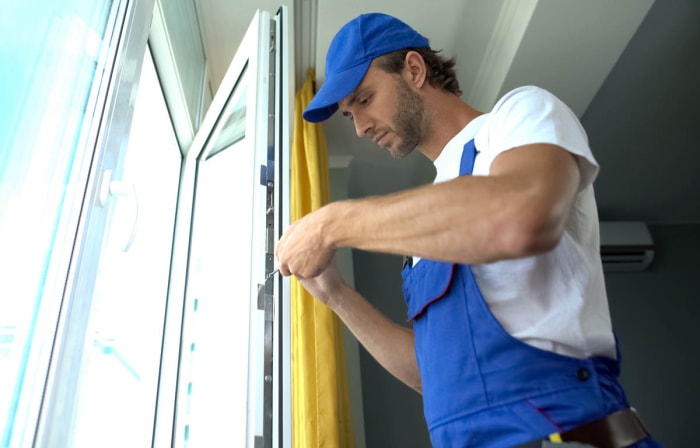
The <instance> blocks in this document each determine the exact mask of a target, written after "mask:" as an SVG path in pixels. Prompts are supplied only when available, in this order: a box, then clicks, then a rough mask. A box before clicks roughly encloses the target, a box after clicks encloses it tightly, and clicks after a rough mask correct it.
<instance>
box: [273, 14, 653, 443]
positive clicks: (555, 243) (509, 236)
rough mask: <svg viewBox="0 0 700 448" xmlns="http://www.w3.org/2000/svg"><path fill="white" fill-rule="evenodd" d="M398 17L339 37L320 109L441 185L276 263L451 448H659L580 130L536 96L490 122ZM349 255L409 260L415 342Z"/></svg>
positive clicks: (497, 112)
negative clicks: (606, 269)
mask: <svg viewBox="0 0 700 448" xmlns="http://www.w3.org/2000/svg"><path fill="white" fill-rule="evenodd" d="M437 53H438V52H436V51H433V50H431V49H430V47H429V42H428V40H427V39H426V38H425V37H423V36H421V35H420V34H419V33H417V32H416V31H415V30H413V29H412V28H411V27H409V26H408V25H406V24H405V23H403V22H401V21H399V20H398V19H396V18H394V17H391V16H388V15H384V14H366V15H361V16H359V17H357V18H355V19H353V20H352V21H350V22H349V23H348V24H346V25H345V26H344V27H343V28H342V29H341V30H340V31H339V32H338V34H337V35H336V36H335V38H334V40H333V42H332V43H331V45H330V48H329V51H328V59H327V62H326V81H325V83H324V85H323V86H322V87H321V89H320V90H319V92H318V93H317V94H316V96H315V97H314V99H313V100H312V101H311V103H310V104H309V106H308V107H307V109H306V110H305V112H304V118H305V119H306V120H308V121H312V122H319V121H323V120H325V119H327V118H329V117H330V116H331V115H332V114H333V113H334V112H335V111H336V110H338V109H340V110H341V111H342V113H343V114H344V115H346V116H348V117H349V118H350V119H351V120H352V121H353V123H354V125H355V129H356V131H357V134H358V136H360V137H363V136H364V137H368V138H371V139H372V140H374V141H375V142H376V143H377V144H378V145H379V146H381V147H382V148H384V149H386V150H387V151H389V153H391V154H392V155H393V156H395V157H402V156H405V155H406V154H409V153H410V152H411V151H413V150H414V149H418V150H419V151H420V152H421V153H423V154H424V155H425V156H426V157H428V158H429V159H430V160H432V161H433V163H434V164H435V167H436V170H437V177H436V179H435V183H434V184H433V185H429V186H424V187H420V188H416V189H413V190H408V191H404V192H399V193H396V194H392V195H388V196H383V197H372V198H367V199H360V200H348V201H340V202H335V203H331V204H329V205H327V206H325V207H323V208H321V209H319V210H318V211H316V212H314V213H311V214H309V215H307V216H306V217H304V218H303V219H301V220H299V221H297V222H295V223H293V224H292V225H291V226H290V227H289V229H288V231H287V232H286V233H285V234H284V236H283V237H282V238H281V240H280V242H279V244H278V247H277V249H276V256H277V258H278V261H279V267H280V272H281V273H282V274H283V275H295V276H296V277H297V278H298V279H299V281H301V283H302V284H303V285H304V287H305V288H306V289H307V290H308V291H309V292H310V293H311V294H313V295H314V296H315V297H316V298H317V299H318V300H320V301H322V302H323V303H325V304H327V305H328V306H329V307H331V308H332V309H333V310H334V311H335V312H336V313H337V314H338V316H339V317H340V318H341V319H342V320H343V321H344V322H345V324H346V325H347V326H348V328H349V329H350V330H351V331H352V332H353V333H354V334H355V335H356V336H357V338H358V340H359V341H360V342H361V343H362V344H363V345H364V346H365V348H367V350H368V351H369V352H370V353H371V354H372V355H373V356H374V357H375V358H376V359H377V360H378V362H379V363H380V364H382V365H383V366H384V367H385V368H386V369H387V370H389V371H390V372H391V373H392V374H393V375H395V376H396V377H397V378H398V379H400V380H401V381H403V382H404V383H406V384H407V385H408V386H410V387H412V388H413V389H415V390H416V391H418V392H419V393H422V394H423V400H424V411H425V417H426V421H427V424H428V429H429V430H430V437H431V441H432V443H433V445H434V446H436V447H452V446H477V447H502V446H514V445H520V444H526V443H533V444H536V445H532V446H539V443H540V442H539V441H541V440H552V441H559V440H564V441H574V442H582V443H588V444H591V445H594V446H605V447H607V446H610V447H623V446H635V447H652V446H658V444H657V443H656V442H654V441H653V440H652V439H651V438H650V437H649V435H648V434H647V433H646V430H645V429H644V427H643V425H642V424H641V422H640V420H639V419H638V417H637V415H636V413H635V412H634V411H633V410H631V409H630V408H629V405H628V403H627V399H626V397H625V394H624V391H623V390H622V387H621V386H620V385H619V383H618V381H617V377H618V374H619V361H618V355H617V348H616V343H615V338H614V336H613V332H612V328H611V323H610V315H609V311H608V305H607V298H606V294H605V286H604V279H603V272H602V267H601V261H600V256H599V253H598V247H599V236H598V217H597V212H596V205H595V199H594V195H593V189H592V182H593V180H594V179H595V176H596V174H597V172H598V166H597V164H596V161H595V159H594V158H593V155H592V154H591V150H590V148H589V147H588V142H587V137H586V135H585V132H584V130H583V129H582V127H581V125H580V123H579V122H578V120H577V118H576V117H575V115H574V114H573V113H572V112H571V111H570V110H569V109H568V108H567V107H566V106H565V105H564V104H563V103H562V102H561V101H559V100H558V99H557V98H555V97H554V96H553V95H551V94H550V93H548V92H546V91H544V90H542V89H539V88H535V87H524V88H520V89H516V90H514V91H512V92H510V93H508V94H506V95H505V96H504V97H503V98H502V99H500V100H499V101H498V102H497V104H496V105H495V106H494V108H493V110H492V111H491V112H489V113H487V114H483V113H481V112H479V111H477V110H475V109H474V108H472V107H471V106H469V105H468V104H466V103H465V102H463V101H462V100H461V99H460V97H459V95H460V94H461V92H460V90H459V85H458V82H457V80H456V76H455V73H454V68H453V67H454V61H453V60H445V59H443V58H442V57H441V56H439V55H438V54H437ZM338 247H354V248H359V249H363V250H369V251H380V252H386V253H393V254H402V255H403V254H410V255H412V258H411V259H412V263H407V265H406V266H405V267H404V272H403V278H404V295H405V298H406V302H407V305H408V310H409V317H410V319H412V321H413V329H408V328H405V327H402V326H400V325H398V324H396V323H394V322H391V321H390V320H388V319H387V318H386V317H385V316H383V315H382V314H380V313H379V312H378V311H377V310H376V309H375V308H374V307H372V306H371V305H370V304H369V303H368V302H367V301H366V300H365V299H364V298H362V297H361V296H360V295H359V294H358V293H357V292H356V291H354V290H352V289H351V288H350V287H349V286H348V285H347V284H346V283H344V282H343V280H342V278H341V276H340V275H339V274H338V272H337V270H336V268H335V266H334V262H333V256H334V252H335V250H336V248H338Z"/></svg>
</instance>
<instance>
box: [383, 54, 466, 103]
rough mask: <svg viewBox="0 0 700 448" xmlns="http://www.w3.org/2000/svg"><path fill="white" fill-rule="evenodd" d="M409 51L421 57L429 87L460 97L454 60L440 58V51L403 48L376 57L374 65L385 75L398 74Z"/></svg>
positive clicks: (460, 91) (460, 92)
mask: <svg viewBox="0 0 700 448" xmlns="http://www.w3.org/2000/svg"><path fill="white" fill-rule="evenodd" d="M409 51H415V52H417V53H418V54H420V55H421V56H422V57H423V60H424V61H425V65H426V66H427V68H428V82H429V83H430V85H431V86H433V87H436V88H438V89H442V90H444V91H446V92H449V93H453V94H455V95H457V96H461V95H462V90H461V89H460V88H459V81H457V74H456V73H455V69H454V67H455V58H451V59H447V58H444V57H442V56H441V55H440V54H439V53H440V50H433V49H432V48H427V47H426V48H404V49H401V50H397V51H393V52H391V53H387V54H384V55H381V56H379V57H377V58H376V59H375V60H374V63H376V64H377V67H379V68H381V69H382V70H384V71H385V72H387V73H400V72H401V70H403V66H404V61H405V60H406V54H408V52H409Z"/></svg>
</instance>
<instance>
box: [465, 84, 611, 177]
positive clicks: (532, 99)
mask: <svg viewBox="0 0 700 448" xmlns="http://www.w3.org/2000/svg"><path fill="white" fill-rule="evenodd" d="M535 143H548V144H553V145H557V146H560V147H562V148H564V149H565V150H567V151H569V152H570V153H572V154H574V155H576V156H577V157H576V159H577V161H578V165H579V169H580V172H581V184H580V186H579V191H581V190H583V189H584V188H586V187H587V186H588V185H590V184H592V183H593V181H594V180H595V178H596V176H597V175H598V170H599V166H598V163H597V162H596V160H595V158H594V157H593V153H592V152H591V149H590V147H589V145H588V137H587V136H586V132H585V131H584V129H583V126H582V125H581V123H580V121H579V120H578V118H577V117H576V115H575V114H574V113H573V111H572V110H571V109H570V108H569V107H568V106H567V105H566V104H564V103H563V102H562V101H561V100H560V99H559V98H557V97H556V96H554V95H553V94H552V93H550V92H548V91H547V90H544V89H542V88H539V87H534V86H526V87H520V88H518V89H515V90H512V91H510V92H508V93H507V94H506V95H504V96H503V97H502V98H501V99H500V100H499V101H498V102H497V103H496V105H495V106H494V108H493V110H492V111H491V113H490V114H489V118H488V122H487V123H486V124H485V126H484V127H483V128H482V129H481V131H480V132H479V133H478V134H477V136H476V145H477V147H478V148H479V149H480V150H482V151H484V150H485V151H486V153H487V156H488V158H489V159H490V160H493V159H495V158H496V156H498V155H499V154H501V153H502V152H504V151H508V150H509V149H513V148H517V147H519V146H523V145H528V144H535Z"/></svg>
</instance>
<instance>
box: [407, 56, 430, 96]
mask: <svg viewBox="0 0 700 448" xmlns="http://www.w3.org/2000/svg"><path fill="white" fill-rule="evenodd" d="M404 76H405V77H406V82H408V83H409V84H412V85H413V86H415V87H416V88H417V89H420V88H421V87H423V85H424V84H425V81H426V80H427V79H428V71H427V67H426V65H425V60H424V59H423V56H421V55H420V53H418V52H417V51H413V50H411V51H409V52H408V53H406V58H405V59H404Z"/></svg>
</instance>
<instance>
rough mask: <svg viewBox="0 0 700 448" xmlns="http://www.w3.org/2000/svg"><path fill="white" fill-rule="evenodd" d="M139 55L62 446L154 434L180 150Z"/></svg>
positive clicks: (140, 441)
mask: <svg viewBox="0 0 700 448" xmlns="http://www.w3.org/2000/svg"><path fill="white" fill-rule="evenodd" d="M146 56H147V57H146V58H145V60H144V66H143V71H142V76H141V81H140V83H139V88H138V95H137V97H136V103H135V106H134V117H133V124H132V127H131V132H130V134H129V144H128V146H127V148H126V155H125V159H124V166H123V172H122V173H121V174H120V175H119V176H118V177H119V178H118V179H117V176H112V177H111V181H110V183H109V194H107V195H103V197H102V199H103V201H104V203H105V204H106V206H108V207H109V215H108V216H109V217H108V222H107V231H106V233H105V236H104V241H103V247H102V251H101V255H100V261H99V265H98V269H97V278H96V281H95V286H94V293H93V299H92V304H91V308H90V316H89V320H88V325H87V332H86V337H85V341H84V347H83V350H82V359H81V362H82V365H81V368H80V373H79V376H78V378H79V380H78V383H77V390H76V392H75V394H74V395H72V396H70V397H66V399H70V400H75V404H74V407H75V418H74V419H73V421H72V429H71V431H69V433H71V437H72V440H71V441H70V443H69V444H68V445H67V446H71V447H76V448H79V447H86V448H88V447H89V448H92V447H97V446H99V447H126V446H150V443H151V440H152V437H153V422H154V414H155V404H156V393H157V386H158V376H159V367H160V353H161V342H162V337H163V323H164V322H163V320H164V316H165V306H166V299H167V291H168V281H169V270H170V257H171V248H172V241H173V231H174V222H175V207H176V202H177V191H178V183H179V175H180V164H181V158H180V151H179V148H178V145H177V141H176V139H175V135H174V131H173V129H172V125H171V123H170V120H169V116H168V111H167V109H166V106H165V101H164V99H163V96H162V93H161V90H160V87H159V84H158V78H157V75H156V73H155V69H154V66H153V63H152V60H151V58H150V55H149V54H148V53H147V55H146ZM86 271H87V272H81V274H80V275H86V276H88V277H89V275H90V270H89V269H87V270H86ZM64 423H68V422H67V421H65V422H64Z"/></svg>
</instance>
